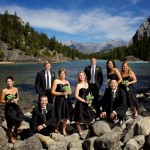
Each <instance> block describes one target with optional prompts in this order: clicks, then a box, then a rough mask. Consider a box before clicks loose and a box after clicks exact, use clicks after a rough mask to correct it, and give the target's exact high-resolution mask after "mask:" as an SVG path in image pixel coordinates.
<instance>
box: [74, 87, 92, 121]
mask: <svg viewBox="0 0 150 150" xmlns="http://www.w3.org/2000/svg"><path fill="white" fill-rule="evenodd" d="M89 92H90V88H89V87H88V88H87V89H86V88H81V89H80V90H79V96H80V97H81V98H83V99H85V100H86V96H87V95H88V94H89ZM93 118H94V115H93V111H92V109H91V107H88V104H87V103H84V102H81V101H79V100H77V102H76V105H75V110H74V120H75V121H78V122H82V123H86V122H90V121H92V120H93Z"/></svg>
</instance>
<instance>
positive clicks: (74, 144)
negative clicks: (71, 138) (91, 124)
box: [68, 140, 83, 150]
mask: <svg viewBox="0 0 150 150" xmlns="http://www.w3.org/2000/svg"><path fill="white" fill-rule="evenodd" d="M82 144H83V140H79V141H78V142H71V143H69V144H68V149H69V150H70V149H75V150H76V149H77V150H83V146H82Z"/></svg>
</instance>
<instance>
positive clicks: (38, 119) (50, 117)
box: [31, 103, 54, 131]
mask: <svg viewBox="0 0 150 150" xmlns="http://www.w3.org/2000/svg"><path fill="white" fill-rule="evenodd" d="M53 123H54V106H53V105H52V104H49V103H48V104H47V108H46V122H44V117H43V114H42V109H41V107H40V106H36V107H34V109H33V114H32V126H31V130H33V131H36V129H37V126H39V125H42V124H45V125H46V127H49V126H51V125H52V124H53Z"/></svg>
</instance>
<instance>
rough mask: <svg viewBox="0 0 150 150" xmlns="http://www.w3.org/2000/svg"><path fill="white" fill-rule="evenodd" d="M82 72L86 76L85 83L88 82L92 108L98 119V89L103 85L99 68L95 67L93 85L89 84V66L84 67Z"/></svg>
mask: <svg viewBox="0 0 150 150" xmlns="http://www.w3.org/2000/svg"><path fill="white" fill-rule="evenodd" d="M84 72H85V74H86V76H87V81H88V83H89V85H90V88H91V92H92V94H93V96H94V101H93V105H94V107H95V109H96V117H98V116H99V114H100V100H99V89H100V87H101V86H102V84H103V74H102V69H101V67H99V66H96V67H95V76H94V79H95V84H93V83H90V81H91V65H90V66H87V67H85V69H84Z"/></svg>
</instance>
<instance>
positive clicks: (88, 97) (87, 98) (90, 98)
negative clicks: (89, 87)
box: [86, 93, 94, 107]
mask: <svg viewBox="0 0 150 150" xmlns="http://www.w3.org/2000/svg"><path fill="white" fill-rule="evenodd" d="M93 99H94V96H92V95H91V94H90V93H89V94H88V95H87V96H86V101H87V103H88V106H89V107H91V105H92V100H93Z"/></svg>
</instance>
